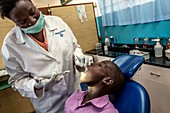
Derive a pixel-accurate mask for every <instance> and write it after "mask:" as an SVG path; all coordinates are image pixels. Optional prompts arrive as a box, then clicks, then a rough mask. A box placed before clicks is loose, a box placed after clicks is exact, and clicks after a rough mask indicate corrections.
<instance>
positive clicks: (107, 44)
mask: <svg viewBox="0 0 170 113" xmlns="http://www.w3.org/2000/svg"><path fill="white" fill-rule="evenodd" d="M104 43H105V46H110V40H109V38H108V36H106V38H105V41H104Z"/></svg>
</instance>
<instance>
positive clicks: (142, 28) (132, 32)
mask: <svg viewBox="0 0 170 113" xmlns="http://www.w3.org/2000/svg"><path fill="white" fill-rule="evenodd" d="M97 20H98V26H99V30H100V31H99V35H100V36H101V37H102V42H104V39H105V38H104V37H105V31H107V34H108V36H111V35H113V36H114V37H116V43H125V44H133V38H135V37H139V38H145V37H148V38H156V37H161V38H169V37H170V20H166V21H159V22H152V23H147V24H136V25H126V26H113V27H103V26H102V18H101V17H98V18H97ZM164 40H165V39H164ZM165 41H166V40H165ZM165 43H166V42H163V45H165Z"/></svg>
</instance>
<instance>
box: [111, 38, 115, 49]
mask: <svg viewBox="0 0 170 113" xmlns="http://www.w3.org/2000/svg"><path fill="white" fill-rule="evenodd" d="M110 44H111V47H114V46H115V40H114V37H113V36H110Z"/></svg>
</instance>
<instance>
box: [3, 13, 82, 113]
mask: <svg viewBox="0 0 170 113" xmlns="http://www.w3.org/2000/svg"><path fill="white" fill-rule="evenodd" d="M45 30H46V36H47V42H48V51H46V50H45V49H43V48H42V47H40V46H39V45H38V44H37V43H36V42H35V41H33V40H32V39H31V38H30V37H28V35H26V34H25V33H23V32H22V31H21V29H20V28H19V27H17V26H15V27H14V28H13V29H12V30H11V31H10V32H9V33H8V34H7V36H6V38H5V39H4V43H3V46H2V50H1V51H2V57H3V63H4V66H5V68H6V70H7V72H8V73H9V75H10V79H9V83H10V84H11V85H12V87H13V88H15V89H17V91H19V93H20V94H21V95H22V96H25V97H29V98H30V100H31V102H32V103H33V106H34V108H35V110H36V112H37V113H62V112H63V109H64V102H65V100H66V99H67V97H68V96H70V95H71V94H72V93H73V91H75V90H77V88H78V87H76V85H75V84H76V83H77V82H76V80H78V79H77V77H76V75H75V68H74V63H73V62H74V60H73V56H74V55H75V54H76V55H78V56H79V55H82V54H83V53H82V50H81V48H80V46H79V45H78V44H77V40H76V38H75V36H74V35H73V33H72V31H71V30H70V28H69V27H68V26H67V25H66V23H65V22H63V21H62V19H61V18H59V17H56V16H45ZM53 69H57V70H58V72H63V71H66V70H70V71H71V72H70V73H68V74H67V75H65V79H63V80H62V81H61V82H60V83H58V84H56V85H55V86H53V87H51V89H49V91H47V92H45V95H44V97H43V98H37V96H36V95H35V92H34V85H35V80H34V79H33V77H34V76H40V77H46V76H50V75H51V74H52V70H53ZM77 85H78V84H77ZM18 107H19V106H18Z"/></svg>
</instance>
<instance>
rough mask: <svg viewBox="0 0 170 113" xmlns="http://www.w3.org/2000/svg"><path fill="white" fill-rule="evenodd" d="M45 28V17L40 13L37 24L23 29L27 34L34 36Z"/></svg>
mask: <svg viewBox="0 0 170 113" xmlns="http://www.w3.org/2000/svg"><path fill="white" fill-rule="evenodd" d="M43 27H44V15H43V14H42V13H41V12H40V17H39V18H38V20H37V22H36V23H35V24H34V25H33V26H30V27H28V28H21V29H22V30H23V31H24V32H25V33H28V34H34V33H38V32H40V31H41V30H42V29H43Z"/></svg>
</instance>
